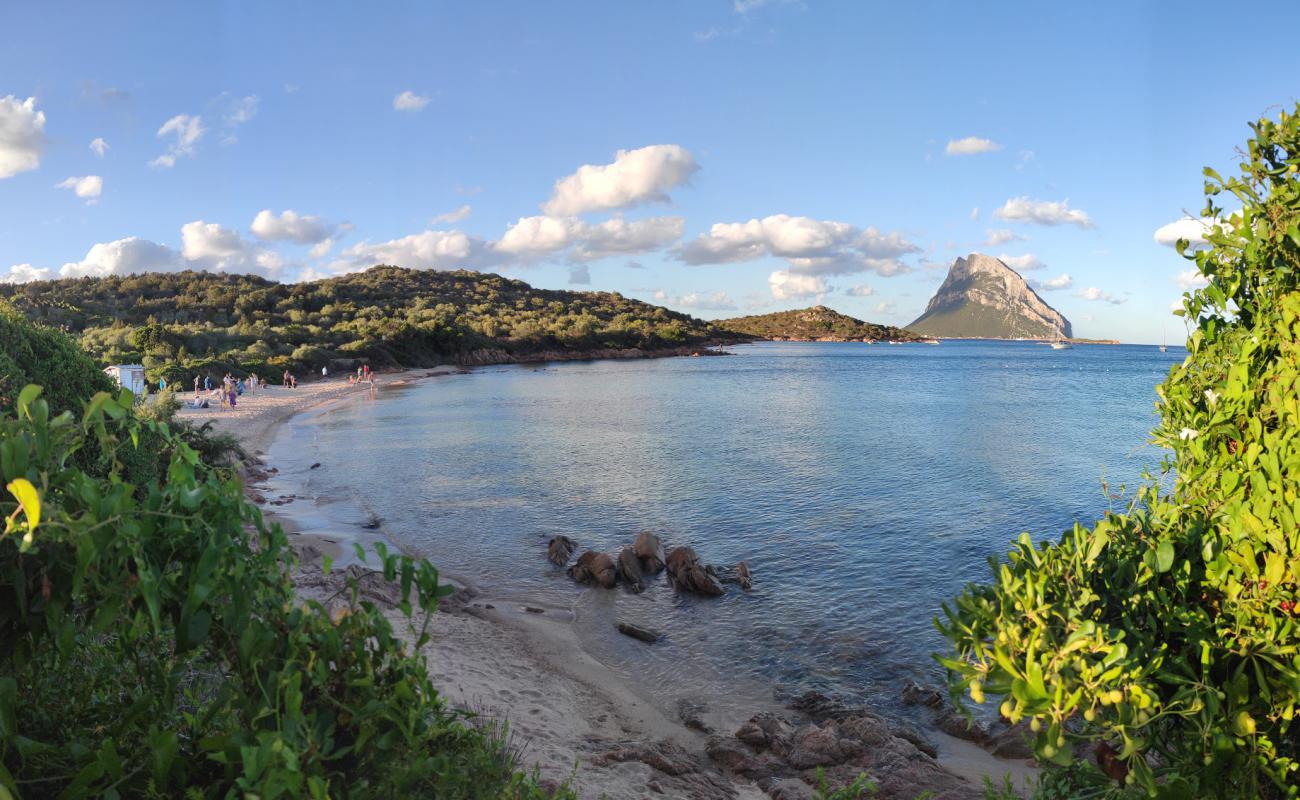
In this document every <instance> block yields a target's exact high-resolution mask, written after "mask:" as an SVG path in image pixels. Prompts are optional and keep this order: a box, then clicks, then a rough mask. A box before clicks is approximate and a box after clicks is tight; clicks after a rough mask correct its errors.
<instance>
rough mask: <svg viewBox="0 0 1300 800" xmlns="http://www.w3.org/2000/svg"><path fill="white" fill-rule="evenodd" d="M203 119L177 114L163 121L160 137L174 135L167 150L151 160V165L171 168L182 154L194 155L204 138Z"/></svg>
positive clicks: (164, 137) (159, 130)
mask: <svg viewBox="0 0 1300 800" xmlns="http://www.w3.org/2000/svg"><path fill="white" fill-rule="evenodd" d="M203 133H204V128H203V119H202V118H201V117H197V116H190V115H189V114H177V115H176V116H174V117H172V118H171V119H169V120H167V121H166V122H164V123H163V125H162V127H161V128H159V129H158V134H157V135H158V138H159V139H166V138H167V137H168V136H171V137H174V139H173V141H172V143H171V145H170V146H168V148H167V152H165V153H163V154H162V155H160V156H158V157H157V158H155V159H154V160H153V161H150V162H149V166H151V167H162V168H170V167H174V166H176V159H178V158H180V157H181V156H192V155H194V149H195V146H196V145H197V144H198V143H199V140H200V139H202V138H203Z"/></svg>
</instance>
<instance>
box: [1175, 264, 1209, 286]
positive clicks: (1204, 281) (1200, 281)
mask: <svg viewBox="0 0 1300 800" xmlns="http://www.w3.org/2000/svg"><path fill="white" fill-rule="evenodd" d="M1174 281H1175V282H1176V283H1177V284H1178V285H1179V287H1181V288H1182V289H1183V290H1184V291H1191V290H1192V289H1200V288H1203V287H1205V286H1209V285H1210V279H1209V278H1207V277H1205V276H1204V275H1202V274H1201V272H1200V270H1197V269H1189V270H1185V271H1183V272H1180V273H1178V277H1176V278H1174Z"/></svg>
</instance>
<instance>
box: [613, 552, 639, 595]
mask: <svg viewBox="0 0 1300 800" xmlns="http://www.w3.org/2000/svg"><path fill="white" fill-rule="evenodd" d="M618 568H619V570H620V571H621V572H622V573H623V580H624V582H626V583H627V586H628V588H630V589H631V590H632V591H634V592H639V591H641V590H642V589H644V588H645V583H644V581H643V577H644V576H643V575H642V573H641V559H639V558H637V555H636V549H635V548H634V547H631V546H629V547H624V548H623V549H622V550H621V551H619V554H618Z"/></svg>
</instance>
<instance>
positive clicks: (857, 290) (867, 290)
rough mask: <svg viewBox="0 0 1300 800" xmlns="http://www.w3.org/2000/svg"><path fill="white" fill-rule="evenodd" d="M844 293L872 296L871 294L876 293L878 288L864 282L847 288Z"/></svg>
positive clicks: (852, 295)
mask: <svg viewBox="0 0 1300 800" xmlns="http://www.w3.org/2000/svg"><path fill="white" fill-rule="evenodd" d="M844 293H845V294H847V295H848V296H849V297H870V296H871V295H873V294H875V293H876V290H875V289H873V288H871V287H870V286H868V285H866V284H865V283H862V284H858V285H857V286H851V287H849V288H848V289H847V290H845V292H844Z"/></svg>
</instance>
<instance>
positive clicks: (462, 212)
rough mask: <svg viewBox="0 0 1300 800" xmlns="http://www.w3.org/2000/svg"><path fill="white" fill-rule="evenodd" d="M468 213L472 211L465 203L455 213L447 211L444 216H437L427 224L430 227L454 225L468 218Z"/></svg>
mask: <svg viewBox="0 0 1300 800" xmlns="http://www.w3.org/2000/svg"><path fill="white" fill-rule="evenodd" d="M470 211H472V209H471V208H470V207H469V204H468V203H466V204H465V205H463V206H461V207H460V208H458V209H456V210H455V211H448V212H446V213H444V214H439V215H438V216H436V217H434V218H433V219H431V220H429V223H430V224H432V225H438V224H442V223H448V224H455V223H457V222H460V221H461V220H463V219H465V218H466V217H468V216H469V214H470Z"/></svg>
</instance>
